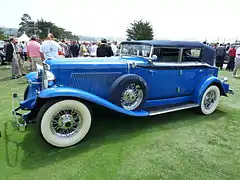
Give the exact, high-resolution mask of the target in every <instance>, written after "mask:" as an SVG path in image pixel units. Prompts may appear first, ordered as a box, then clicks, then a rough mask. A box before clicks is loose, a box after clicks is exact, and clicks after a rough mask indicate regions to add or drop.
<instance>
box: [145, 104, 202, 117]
mask: <svg viewBox="0 0 240 180" xmlns="http://www.w3.org/2000/svg"><path fill="white" fill-rule="evenodd" d="M198 106H199V105H198V104H195V103H192V104H185V105H181V106H177V107H173V108H164V109H160V110H159V111H152V112H151V111H150V112H149V115H150V116H154V115H159V114H165V113H169V112H174V111H179V110H184V109H190V108H194V107H198Z"/></svg>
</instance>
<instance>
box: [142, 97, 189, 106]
mask: <svg viewBox="0 0 240 180" xmlns="http://www.w3.org/2000/svg"><path fill="white" fill-rule="evenodd" d="M191 98H192V96H183V97H176V98H168V99H157V100H148V101H146V102H145V104H144V106H143V109H144V108H151V107H158V106H167V105H172V104H181V103H186V102H189V101H190V100H191Z"/></svg>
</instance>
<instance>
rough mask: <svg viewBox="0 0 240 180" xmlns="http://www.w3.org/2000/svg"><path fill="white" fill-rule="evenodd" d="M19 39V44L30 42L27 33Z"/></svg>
mask: <svg viewBox="0 0 240 180" xmlns="http://www.w3.org/2000/svg"><path fill="white" fill-rule="evenodd" d="M17 39H18V41H19V42H22V41H24V42H28V41H29V40H30V38H29V37H28V36H27V35H26V34H25V33H23V35H22V36H20V37H19V38H17Z"/></svg>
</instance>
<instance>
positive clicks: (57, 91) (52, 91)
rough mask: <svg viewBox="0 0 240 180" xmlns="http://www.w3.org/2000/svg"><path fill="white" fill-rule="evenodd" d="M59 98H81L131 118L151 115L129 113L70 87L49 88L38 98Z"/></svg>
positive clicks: (142, 112) (106, 101)
mask: <svg viewBox="0 0 240 180" xmlns="http://www.w3.org/2000/svg"><path fill="white" fill-rule="evenodd" d="M59 97H71V98H74V97H75V98H79V99H83V100H86V101H89V102H93V103H95V104H98V105H101V106H104V107H106V108H109V109H111V110H114V111H117V112H119V113H122V114H126V115H129V116H142V117H143V116H148V115H149V113H148V112H147V111H144V110H140V111H128V110H125V109H123V108H121V107H119V106H116V105H115V104H112V103H111V102H109V101H108V100H105V99H103V98H101V97H98V96H96V95H94V94H91V93H89V92H86V91H83V90H81V89H74V88H69V87H56V88H49V89H44V90H43V91H41V93H40V94H39V96H38V98H41V99H50V98H51V99H52V98H59Z"/></svg>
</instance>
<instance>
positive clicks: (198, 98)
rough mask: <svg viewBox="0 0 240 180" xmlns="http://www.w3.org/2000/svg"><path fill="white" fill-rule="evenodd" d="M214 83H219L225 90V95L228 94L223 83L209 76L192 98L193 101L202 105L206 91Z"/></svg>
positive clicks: (200, 84) (203, 80)
mask: <svg viewBox="0 0 240 180" xmlns="http://www.w3.org/2000/svg"><path fill="white" fill-rule="evenodd" d="M214 83H218V84H219V85H220V86H222V87H223V89H224V94H226V93H227V92H225V88H224V86H223V84H222V82H221V81H220V80H219V79H218V78H217V77H215V76H209V77H205V78H203V79H202V81H201V83H199V84H198V86H197V88H196V90H195V92H194V93H193V96H192V101H194V102H196V103H198V104H199V103H200V102H201V99H202V95H203V93H204V92H205V90H206V89H207V88H208V87H209V86H210V85H211V84H214Z"/></svg>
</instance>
